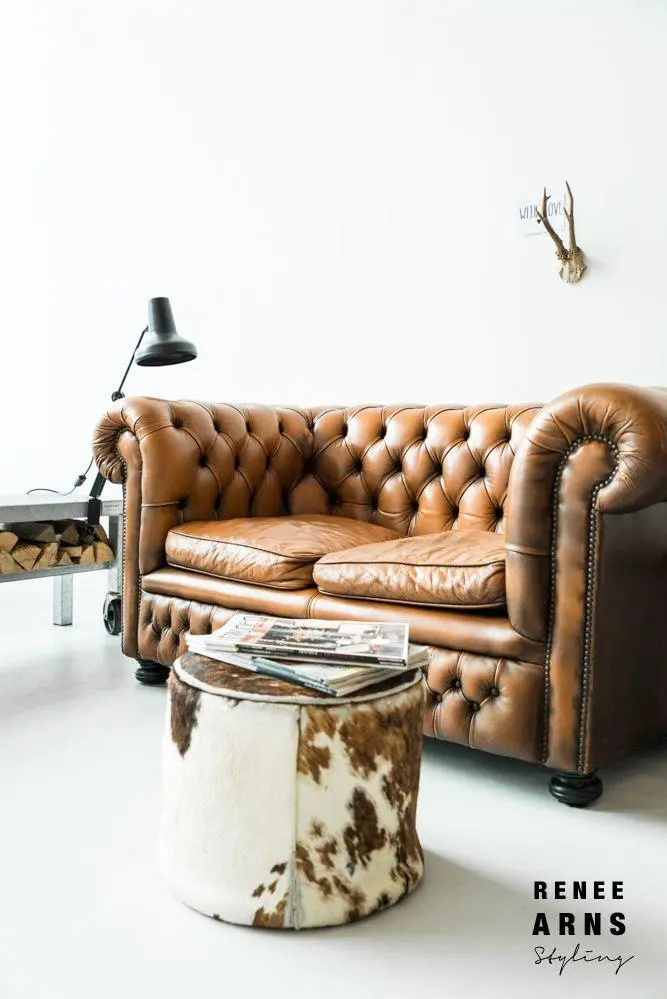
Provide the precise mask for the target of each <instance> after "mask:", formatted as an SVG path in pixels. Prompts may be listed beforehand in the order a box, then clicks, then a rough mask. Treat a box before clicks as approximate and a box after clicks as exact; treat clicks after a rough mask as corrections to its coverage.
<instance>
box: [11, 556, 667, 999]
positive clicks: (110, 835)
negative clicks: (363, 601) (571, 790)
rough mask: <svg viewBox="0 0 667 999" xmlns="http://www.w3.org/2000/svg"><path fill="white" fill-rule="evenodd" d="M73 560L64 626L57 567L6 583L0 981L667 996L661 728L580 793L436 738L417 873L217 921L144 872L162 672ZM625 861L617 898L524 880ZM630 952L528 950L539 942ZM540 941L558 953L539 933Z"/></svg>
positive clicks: (323, 992) (99, 997)
mask: <svg viewBox="0 0 667 999" xmlns="http://www.w3.org/2000/svg"><path fill="white" fill-rule="evenodd" d="M103 592H104V575H103V574H102V573H100V574H99V576H97V575H95V576H89V577H80V578H79V579H76V580H75V597H76V599H75V624H74V626H73V627H71V628H56V627H53V626H52V625H51V624H50V623H49V622H50V591H49V587H48V584H47V583H46V582H43V581H34V582H29V583H21V584H9V585H5V586H3V587H2V588H1V589H0V615H1V618H0V619H1V620H2V622H3V631H2V634H3V656H2V661H1V662H0V999H107V997H109V999H112V997H113V999H135V997H136V999H153V997H159V999H172V997H174V999H194V997H208V996H215V997H236V996H241V997H244V996H249V997H251V999H254V997H255V996H258V997H259V996H271V997H272V999H273V997H282V996H285V997H288V996H289V997H290V999H300V997H302V996H303V997H305V996H308V997H312V999H328V997H330V996H336V997H338V999H340V997H343V996H344V997H351V999H356V997H362V996H363V997H368V999H376V997H377V999H392V997H408V999H411V997H412V996H413V995H415V994H417V993H419V994H425V995H428V996H431V997H439V996H443V997H444V996H448V997H453V999H458V997H462V999H463V997H465V999H471V997H473V999H474V997H486V996H493V999H504V997H512V999H518V997H523V996H526V997H528V996H530V997H531V999H533V997H534V996H535V995H539V996H540V997H544V996H546V997H550V996H562V995H567V996H568V997H580V996H581V997H586V999H589V997H591V999H594V997H598V996H599V997H602V996H604V997H605V999H607V997H615V996H628V997H630V996H631V997H633V999H665V997H666V996H667V936H666V933H667V911H666V896H667V836H666V833H667V795H665V789H666V788H667V742H663V743H662V744H660V745H658V746H654V747H652V748H650V749H648V750H646V751H644V752H642V753H638V754H635V755H634V756H633V757H631V758H629V759H627V760H626V761H623V762H622V763H620V764H618V765H616V766H614V767H610V768H609V769H608V770H607V771H606V773H605V774H604V775H603V776H604V778H605V782H606V791H605V795H604V797H603V799H602V800H601V802H600V803H599V804H598V805H597V806H596V807H594V808H591V809H589V810H586V811H578V810H573V809H568V808H565V807H563V806H561V805H558V804H557V803H556V802H554V801H553V800H552V799H550V797H549V796H548V795H547V792H546V777H545V774H544V773H543V772H542V771H540V770H539V769H538V768H536V767H532V766H528V765H524V764H520V763H516V762H513V761H509V760H502V759H500V758H493V757H489V756H484V755H482V754H476V753H473V752H470V751H467V750H463V749H460V748H458V747H454V746H446V745H442V744H429V745H428V746H427V748H426V752H425V761H424V770H423V782H422V791H421V801H420V832H421V838H422V843H423V846H424V849H425V853H426V860H427V872H426V877H425V880H424V882H423V884H422V886H421V887H420V889H419V890H418V891H417V892H416V893H415V894H414V895H413V896H412V897H411V898H409V899H408V900H406V901H405V902H404V903H402V904H401V905H399V906H397V907H396V908H395V909H393V910H389V911H386V912H384V913H382V914H380V915H377V916H375V917H372V918H370V919H368V920H366V921H362V922H359V923H357V924H355V925H352V926H349V927H345V928H341V929H336V930H324V931H315V932H310V933H308V932H306V933H302V934H289V933H280V932H276V931H268V930H252V929H245V928H239V927H234V926H227V925H224V924H220V923H216V922H214V921H212V920H209V919H206V918H205V917H203V916H200V915H198V914H197V913H195V912H193V911H191V910H189V909H187V908H186V907H185V906H183V905H181V904H180V903H179V902H177V901H176V900H174V899H172V898H171V897H170V896H169V895H168V894H167V892H166V891H165V890H164V888H163V886H162V884H161V883H160V880H159V877H158V875H157V873H156V870H155V863H154V845H155V834H156V825H157V821H158V814H159V800H160V759H159V748H160V738H161V731H162V724H163V712H164V689H163V688H161V689H150V688H144V687H140V686H139V685H138V684H136V683H135V681H134V679H133V676H132V664H131V663H130V662H129V661H127V660H125V659H123V657H122V656H121V654H120V651H119V643H118V640H117V639H112V638H110V637H109V636H107V635H106V632H105V631H104V629H103V627H102V622H101V616H100V608H101V600H102V596H103ZM573 878H577V879H583V878H585V879H587V880H588V881H589V882H592V881H593V880H595V879H598V880H605V881H608V882H609V881H611V880H616V881H623V882H624V889H625V898H624V900H623V901H622V902H613V901H603V902H597V903H595V902H591V903H589V904H586V903H584V902H581V901H575V902H572V903H567V902H555V901H549V902H546V903H541V904H540V903H537V902H535V901H533V898H532V883H533V881H534V880H535V879H543V880H547V881H553V880H567V879H573ZM559 910H562V911H572V912H575V913H583V912H584V911H586V910H589V911H601V912H603V913H605V915H608V914H609V913H610V912H612V911H622V912H624V913H625V917H626V925H627V932H626V934H625V935H624V936H620V937H619V936H616V937H614V936H611V935H610V933H609V931H608V929H606V930H605V932H604V933H603V935H602V936H600V937H598V938H596V937H585V936H584V935H583V931H582V932H578V933H577V934H576V936H575V937H570V938H568V937H561V938H559V937H558V936H557V935H556V933H555V927H554V931H553V934H552V936H551V938H534V937H533V936H532V928H533V922H534V919H535V914H536V912H538V911H546V912H547V914H548V916H549V917H550V918H551V917H553V915H554V914H555V913H557V912H558V911H559ZM549 940H550V941H551V943H550V944H549V950H551V949H552V948H553V947H554V946H556V947H557V953H562V954H569V953H571V952H572V950H573V947H574V944H575V943H576V942H579V944H580V951H579V953H580V954H581V953H582V952H583V951H584V950H585V949H586V948H591V955H592V954H600V955H603V954H607V955H609V956H610V957H616V956H617V955H619V954H620V955H623V956H624V957H626V958H627V957H630V956H631V955H634V958H633V960H631V961H630V962H629V963H628V964H627V965H626V966H625V967H623V968H622V969H621V971H620V973H619V974H618V975H614V970H615V968H616V965H612V964H610V963H605V964H599V963H590V964H587V963H582V962H580V963H576V964H572V963H571V964H569V965H568V966H567V967H565V969H564V971H563V974H562V976H561V977H559V975H558V967H557V966H549V965H548V964H546V963H543V964H541V965H539V966H536V965H535V963H534V962H535V952H534V950H533V948H534V946H536V945H537V946H546V944H547V943H548V942H549ZM547 953H548V951H547Z"/></svg>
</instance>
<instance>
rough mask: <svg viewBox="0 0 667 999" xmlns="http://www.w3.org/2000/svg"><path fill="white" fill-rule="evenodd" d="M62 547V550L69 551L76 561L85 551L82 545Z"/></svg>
mask: <svg viewBox="0 0 667 999" xmlns="http://www.w3.org/2000/svg"><path fill="white" fill-rule="evenodd" d="M60 547H61V549H62V551H65V552H67V554H68V555H69V557H70V558H71V559H72V561H73V562H76V561H78V559H80V558H81V553H82V552H83V546H82V545H61V546H60Z"/></svg>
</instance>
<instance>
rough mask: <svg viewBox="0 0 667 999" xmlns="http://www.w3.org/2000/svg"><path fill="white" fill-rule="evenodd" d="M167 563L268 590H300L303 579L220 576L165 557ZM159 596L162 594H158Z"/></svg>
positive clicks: (187, 570)
mask: <svg viewBox="0 0 667 999" xmlns="http://www.w3.org/2000/svg"><path fill="white" fill-rule="evenodd" d="M167 565H168V566H169V567H170V568H171V569H183V571H184V572H193V573H196V574H197V575H198V576H209V577H210V578H211V579H225V580H227V582H229V583H247V584H248V585H249V586H260V587H262V586H265V587H266V588H267V589H269V590H302V589H303V586H304V584H303V581H302V580H298V579H296V580H288V581H287V582H282V581H277V582H274V581H273V580H269V581H268V582H267V580H266V579H239V578H238V576H222V575H220V573H219V572H209V571H208V570H207V569H199V568H197V569H189V568H188V567H187V566H183V565H179V564H178V563H177V562H171V561H170V560H169V558H167ZM159 595H160V596H161V595H162V594H159Z"/></svg>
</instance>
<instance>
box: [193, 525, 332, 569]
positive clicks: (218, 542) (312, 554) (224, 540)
mask: <svg viewBox="0 0 667 999" xmlns="http://www.w3.org/2000/svg"><path fill="white" fill-rule="evenodd" d="M174 533H175V534H176V535H177V536H178V537H179V538H188V539H189V540H190V541H198V542H201V543H202V544H206V545H212V544H214V545H231V546H233V547H234V548H247V549H248V550H249V551H253V552H263V553H264V554H265V555H275V556H276V558H281V559H291V560H292V561H293V562H301V561H303V559H304V558H317V553H316V552H303V553H301V554H300V555H290V554H288V553H286V552H276V551H273V549H271V548H264V547H262V548H258V547H257V545H249V544H247V542H245V541H231V540H229V539H228V538H220V539H218V538H203V537H201V536H197V535H195V534H185V533H183V531H175V532H174Z"/></svg>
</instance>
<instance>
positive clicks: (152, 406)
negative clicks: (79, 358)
mask: <svg viewBox="0 0 667 999" xmlns="http://www.w3.org/2000/svg"><path fill="white" fill-rule="evenodd" d="M311 451H312V430H311V423H310V421H309V418H308V414H306V413H303V412H300V411H299V410H295V409H274V408H270V407H266V406H257V405H253V406H232V405H225V404H222V403H203V402H190V401H178V402H171V401H168V400H165V399H151V398H140V397H138V398H128V399H121V400H119V402H117V403H115V404H114V405H113V406H112V407H111V409H109V411H108V412H107V413H106V415H105V416H104V417H103V418H102V419H101V420H100V422H99V424H98V426H97V429H96V431H95V436H94V439H93V455H94V458H95V461H96V462H97V466H98V468H99V470H100V472H101V473H102V474H103V475H104V476H105V478H107V479H109V480H110V481H112V482H122V483H123V489H124V509H125V525H124V549H123V550H124V576H123V651H124V652H125V653H126V654H127V655H130V656H136V643H137V612H138V602H139V593H140V579H141V576H142V575H145V574H146V573H148V572H152V571H153V570H154V569H157V568H159V567H160V566H162V565H164V563H165V552H164V547H165V540H166V537H167V534H168V532H169V531H170V530H171V528H172V527H175V526H176V525H177V524H182V523H185V522H188V521H193V520H214V519H216V518H221V519H222V518H225V519H227V518H231V517H247V516H277V515H279V514H281V513H284V512H285V509H284V504H285V497H286V496H287V495H288V494H289V492H290V490H292V489H293V488H294V486H295V484H296V483H297V482H298V481H299V480H300V479H301V478H302V476H303V473H304V467H305V463H306V461H307V459H308V457H309V456H310V453H311Z"/></svg>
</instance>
